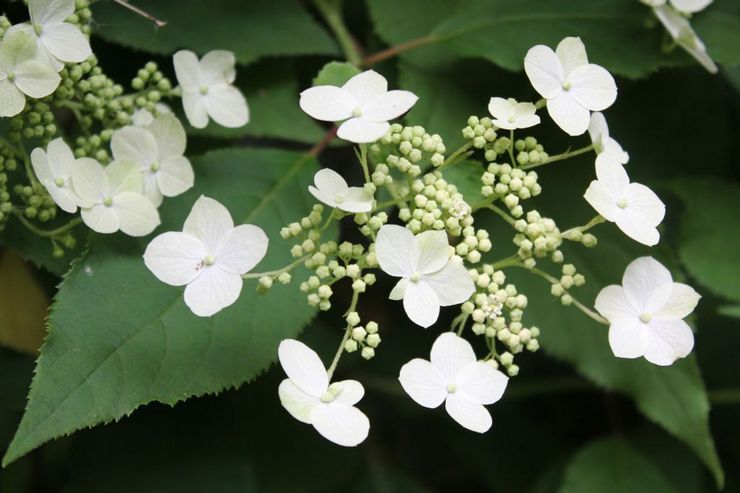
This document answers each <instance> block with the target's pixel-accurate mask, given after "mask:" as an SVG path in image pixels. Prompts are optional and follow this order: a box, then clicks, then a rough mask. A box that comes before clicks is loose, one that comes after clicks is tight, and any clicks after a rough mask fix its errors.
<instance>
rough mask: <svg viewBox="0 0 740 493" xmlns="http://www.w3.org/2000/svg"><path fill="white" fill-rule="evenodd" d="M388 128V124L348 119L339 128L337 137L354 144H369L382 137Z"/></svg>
mask: <svg viewBox="0 0 740 493" xmlns="http://www.w3.org/2000/svg"><path fill="white" fill-rule="evenodd" d="M390 128H391V125H390V123H388V122H375V121H372V120H369V119H367V118H350V119H349V120H347V121H346V122H344V123H342V124H341V125H340V126H339V130H337V137H339V138H340V139H344V140H347V141H349V142H354V143H355V144H369V143H370V142H375V141H376V140H378V139H380V138H381V137H382V136H384V135H385V134H386V133H387V132H388V129H390Z"/></svg>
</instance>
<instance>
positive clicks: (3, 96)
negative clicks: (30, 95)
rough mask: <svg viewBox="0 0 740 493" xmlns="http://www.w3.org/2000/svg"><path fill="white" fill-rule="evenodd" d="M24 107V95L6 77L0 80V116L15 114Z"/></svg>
mask: <svg viewBox="0 0 740 493" xmlns="http://www.w3.org/2000/svg"><path fill="white" fill-rule="evenodd" d="M25 107H26V96H24V95H23V93H22V92H21V91H20V90H19V89H18V88H17V87H15V84H13V83H12V82H10V81H9V80H8V79H5V80H3V81H0V116H3V117H5V116H15V115H17V114H18V113H20V112H21V111H23V108H25Z"/></svg>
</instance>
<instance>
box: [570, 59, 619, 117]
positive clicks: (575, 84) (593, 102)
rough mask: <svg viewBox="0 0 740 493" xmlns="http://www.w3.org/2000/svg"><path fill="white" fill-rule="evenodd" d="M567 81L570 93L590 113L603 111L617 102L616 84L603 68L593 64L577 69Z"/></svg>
mask: <svg viewBox="0 0 740 493" xmlns="http://www.w3.org/2000/svg"><path fill="white" fill-rule="evenodd" d="M568 79H569V80H570V83H571V84H572V87H571V89H570V93H571V94H572V95H573V97H574V98H575V99H576V101H578V102H579V103H580V104H581V105H583V106H584V107H585V108H587V109H589V110H591V111H603V110H605V109H607V108H608V107H609V106H611V105H612V104H614V101H616V100H617V83H616V82H614V77H612V75H611V74H610V73H609V72H608V71H607V70H606V69H605V68H604V67H601V66H599V65H594V64H593V63H592V64H589V65H585V66H582V67H578V68H576V69H575V70H574V71H573V72H572V73H571V74H570V76H569V77H568Z"/></svg>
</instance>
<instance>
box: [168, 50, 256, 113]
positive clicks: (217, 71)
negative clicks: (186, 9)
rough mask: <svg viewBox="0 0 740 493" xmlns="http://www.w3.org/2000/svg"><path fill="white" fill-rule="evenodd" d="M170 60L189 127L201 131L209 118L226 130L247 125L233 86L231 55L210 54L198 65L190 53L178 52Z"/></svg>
mask: <svg viewBox="0 0 740 493" xmlns="http://www.w3.org/2000/svg"><path fill="white" fill-rule="evenodd" d="M173 60H174V65H175V75H176V76H177V82H178V83H179V84H180V88H181V89H182V106H183V108H184V109H185V116H187V117H188V121H189V122H190V124H191V125H192V126H194V127H195V128H205V126H206V125H208V118H209V117H210V118H213V120H214V121H215V122H216V123H218V124H219V125H222V126H224V127H229V128H238V127H242V126H244V125H246V124H247V122H249V107H248V106H247V100H246V99H244V95H243V94H242V93H241V92H240V91H239V89H237V88H236V87H234V86H233V83H234V80H235V79H236V70H235V69H234V66H235V65H236V59H235V58H234V54H233V53H231V52H230V51H222V50H216V51H211V52H209V53H206V54H205V55H204V56H203V58H201V59H200V61H198V57H197V56H196V55H195V53H193V52H192V51H188V50H181V51H178V52H177V53H175V55H174V57H173Z"/></svg>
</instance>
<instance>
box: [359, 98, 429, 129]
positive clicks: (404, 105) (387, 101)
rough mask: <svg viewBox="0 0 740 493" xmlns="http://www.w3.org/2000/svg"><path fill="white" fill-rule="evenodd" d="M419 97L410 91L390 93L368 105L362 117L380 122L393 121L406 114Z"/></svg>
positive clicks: (364, 107) (363, 109)
mask: <svg viewBox="0 0 740 493" xmlns="http://www.w3.org/2000/svg"><path fill="white" fill-rule="evenodd" d="M418 100H419V97H418V96H417V95H416V94H414V93H412V92H409V91H389V92H387V93H385V94H383V95H381V96H378V97H377V98H375V99H373V100H371V101H369V102H368V103H366V104H365V105H364V106H363V108H362V116H363V117H365V118H367V119H369V120H375V121H379V122H385V121H388V120H393V119H394V118H398V117H399V116H401V115H403V114H404V113H406V112H407V111H408V110H410V109H411V107H412V106H414V105H415V104H416V101H418Z"/></svg>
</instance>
